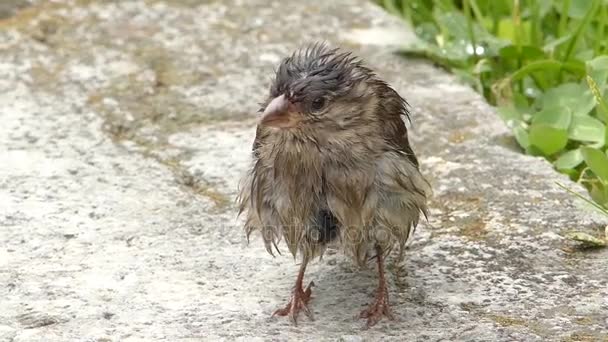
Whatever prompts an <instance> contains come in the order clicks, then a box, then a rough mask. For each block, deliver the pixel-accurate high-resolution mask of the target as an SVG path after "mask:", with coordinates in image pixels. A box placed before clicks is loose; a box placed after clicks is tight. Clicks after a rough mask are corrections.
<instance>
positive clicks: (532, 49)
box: [521, 45, 545, 61]
mask: <svg viewBox="0 0 608 342" xmlns="http://www.w3.org/2000/svg"><path fill="white" fill-rule="evenodd" d="M521 55H522V57H523V58H524V59H526V60H528V61H534V60H538V59H542V58H545V53H544V52H543V51H542V50H541V49H539V48H537V47H536V46H531V45H526V46H522V48H521Z"/></svg>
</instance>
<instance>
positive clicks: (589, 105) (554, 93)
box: [541, 83, 595, 116]
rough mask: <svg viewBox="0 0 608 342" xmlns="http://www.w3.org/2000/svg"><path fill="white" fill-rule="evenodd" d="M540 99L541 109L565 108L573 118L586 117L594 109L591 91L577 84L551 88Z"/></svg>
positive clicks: (565, 84)
mask: <svg viewBox="0 0 608 342" xmlns="http://www.w3.org/2000/svg"><path fill="white" fill-rule="evenodd" d="M541 99H542V105H543V107H545V106H550V107H566V108H569V109H570V110H571V111H572V114H573V115H575V116H576V115H587V114H589V112H590V111H591V110H592V109H593V107H595V99H594V98H593V94H591V91H589V89H588V88H587V87H584V86H583V85H581V84H578V83H564V84H562V85H560V86H557V87H555V88H551V89H549V90H547V92H546V93H545V95H543V96H542V98H541Z"/></svg>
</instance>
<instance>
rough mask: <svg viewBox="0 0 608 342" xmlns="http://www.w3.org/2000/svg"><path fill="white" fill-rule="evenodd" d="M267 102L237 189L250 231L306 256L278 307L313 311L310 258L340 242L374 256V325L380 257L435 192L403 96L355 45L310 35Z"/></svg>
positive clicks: (381, 298)
mask: <svg viewBox="0 0 608 342" xmlns="http://www.w3.org/2000/svg"><path fill="white" fill-rule="evenodd" d="M261 111H262V114H261V118H260V124H259V125H258V127H257V133H256V137H255V141H254V143H253V166H252V169H251V171H250V172H249V173H248V175H247V177H246V178H245V179H244V180H243V183H242V186H241V192H240V196H239V204H240V212H241V213H243V212H244V213H246V223H245V231H246V233H247V236H248V237H249V235H250V234H251V233H252V232H254V231H259V232H260V233H261V234H262V238H263V240H264V243H265V245H266V249H267V250H268V252H269V253H271V254H273V250H277V251H278V244H279V242H280V241H281V240H284V241H285V243H286V245H287V247H288V249H289V251H290V252H291V254H292V255H293V256H294V257H297V256H301V258H302V264H301V268H300V272H299V274H298V278H297V280H296V287H295V289H294V293H293V295H292V298H291V301H290V302H289V304H288V305H287V307H285V308H284V309H280V310H277V311H276V312H275V314H277V315H283V316H284V315H290V316H291V317H292V319H293V320H294V322H295V320H296V317H297V314H298V312H299V311H300V310H304V311H305V313H307V314H308V315H309V316H310V317H311V318H312V315H311V313H310V311H309V310H308V307H307V304H308V301H309V299H310V293H311V290H310V286H309V287H308V288H307V289H306V290H304V289H303V287H302V282H303V276H304V271H305V269H306V264H307V263H308V262H309V261H310V260H311V259H312V258H314V257H316V256H321V255H322V254H323V251H324V250H325V248H326V246H327V245H328V243H333V242H335V243H337V244H339V245H340V246H341V247H342V249H343V250H344V252H345V253H346V254H347V255H349V256H350V257H351V258H352V259H353V260H354V261H355V262H356V263H357V264H359V265H362V266H363V265H365V264H366V263H367V262H368V261H369V260H370V257H372V256H376V261H377V263H378V270H379V278H380V285H379V287H378V293H377V295H376V301H375V302H374V304H372V305H371V306H370V308H369V309H367V310H365V311H364V312H363V313H362V314H361V316H362V317H366V318H368V322H367V324H368V326H370V325H373V324H375V323H376V322H377V321H378V320H379V319H380V318H381V316H382V315H383V314H385V315H388V316H389V317H390V311H389V308H388V290H387V286H386V281H385V279H384V262H383V260H384V256H385V255H387V254H388V253H389V252H390V251H391V250H392V249H393V247H395V246H398V247H400V248H403V247H404V245H405V243H406V242H407V241H408V239H409V238H410V237H411V236H412V234H413V233H414V231H415V228H416V225H417V224H418V221H419V218H420V213H422V214H424V215H425V216H426V215H427V206H426V201H427V196H428V195H429V193H430V188H429V186H428V183H427V182H426V180H425V179H424V178H423V176H422V175H421V174H420V172H419V169H418V160H417V159H416V156H415V155H414V152H413V151H412V148H411V147H410V144H409V141H408V133H407V129H406V126H405V123H404V119H409V113H408V110H407V103H406V101H405V100H404V99H403V98H402V97H401V96H399V94H398V93H397V92H396V91H395V90H393V89H392V88H391V87H390V86H389V85H388V84H387V83H385V82H383V81H382V80H380V79H379V78H378V77H377V76H376V75H375V74H374V73H373V72H372V71H371V70H370V69H369V68H367V67H365V66H364V65H363V64H362V62H361V61H360V60H359V59H358V58H356V57H354V56H353V55H352V54H350V53H348V52H342V51H340V50H338V49H330V48H328V47H327V46H326V45H324V44H314V45H311V46H308V47H305V48H302V49H300V50H299V51H297V52H295V53H294V54H293V55H292V56H290V57H288V58H285V59H284V60H283V61H282V62H281V64H280V65H279V68H278V70H277V72H276V77H275V80H274V81H273V84H272V86H271V88H270V94H269V97H268V99H267V100H266V101H265V102H264V103H263V104H262V110H261ZM400 255H402V253H400ZM311 285H312V283H311Z"/></svg>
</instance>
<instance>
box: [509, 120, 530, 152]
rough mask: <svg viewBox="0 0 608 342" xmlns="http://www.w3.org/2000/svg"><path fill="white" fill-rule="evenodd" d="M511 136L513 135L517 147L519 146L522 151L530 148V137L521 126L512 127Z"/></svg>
mask: <svg viewBox="0 0 608 342" xmlns="http://www.w3.org/2000/svg"><path fill="white" fill-rule="evenodd" d="M513 135H515V140H517V143H518V144H519V146H521V147H522V148H523V149H524V150H527V149H528V148H529V147H530V137H529V134H528V131H527V130H526V129H525V128H524V127H523V125H522V124H520V125H518V126H515V127H513Z"/></svg>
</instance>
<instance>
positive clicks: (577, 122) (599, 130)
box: [568, 116, 606, 146]
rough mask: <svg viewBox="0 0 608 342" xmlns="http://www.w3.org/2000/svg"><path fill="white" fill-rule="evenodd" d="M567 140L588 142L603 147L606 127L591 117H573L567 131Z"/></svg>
mask: <svg viewBox="0 0 608 342" xmlns="http://www.w3.org/2000/svg"><path fill="white" fill-rule="evenodd" d="M568 138H570V139H572V140H576V141H590V142H595V143H599V145H600V146H603V145H604V142H605V139H606V126H605V125H604V123H602V122H601V121H600V120H598V119H596V118H594V117H591V116H574V117H572V123H571V124H570V129H569V130H568Z"/></svg>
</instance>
